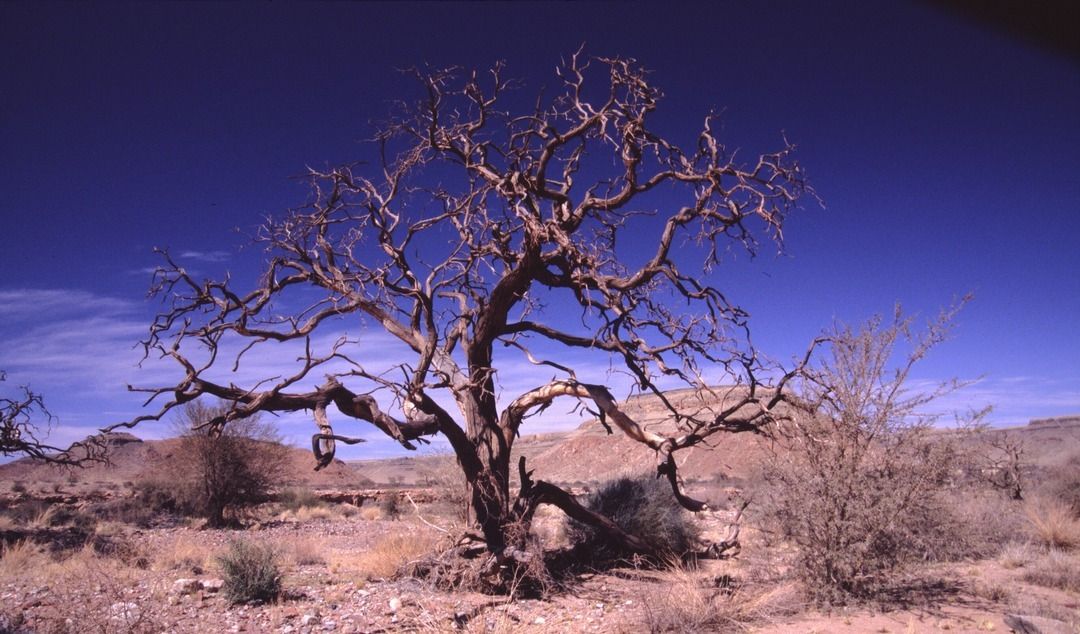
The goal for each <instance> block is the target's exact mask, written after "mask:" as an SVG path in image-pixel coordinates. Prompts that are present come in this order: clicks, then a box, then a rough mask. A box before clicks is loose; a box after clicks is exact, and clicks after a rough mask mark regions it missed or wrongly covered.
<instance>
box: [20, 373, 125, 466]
mask: <svg viewBox="0 0 1080 634" xmlns="http://www.w3.org/2000/svg"><path fill="white" fill-rule="evenodd" d="M6 378H7V375H6V374H5V373H4V372H2V371H0V381H4V380H6ZM42 420H43V421H44V422H42ZM52 421H53V415H52V414H51V413H50V412H49V410H48V409H47V408H46V407H45V400H44V399H43V398H42V396H41V394H38V393H37V392H34V391H32V390H31V389H30V388H29V387H26V386H23V387H20V388H19V393H18V394H17V395H15V396H0V453H2V454H3V455H5V456H27V457H30V458H33V459H35V460H41V461H44V462H50V463H53V464H59V465H67V466H77V465H80V464H83V463H86V462H94V461H98V462H100V461H103V460H104V459H105V443H104V439H103V438H102V437H100V436H93V437H90V438H87V439H86V440H83V441H80V442H77V443H74V444H72V445H71V446H70V447H68V448H67V449H61V448H60V447H54V446H52V445H49V444H47V443H46V442H44V441H42V440H41V439H39V438H38V434H40V433H41V432H42V426H43V425H44V426H48V424H49V423H51V422H52Z"/></svg>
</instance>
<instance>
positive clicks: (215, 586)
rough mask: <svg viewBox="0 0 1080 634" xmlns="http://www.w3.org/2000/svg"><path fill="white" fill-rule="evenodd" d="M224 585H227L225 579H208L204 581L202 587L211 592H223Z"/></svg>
mask: <svg viewBox="0 0 1080 634" xmlns="http://www.w3.org/2000/svg"><path fill="white" fill-rule="evenodd" d="M223 587H225V580H224V579H207V580H205V581H203V582H202V589H203V590H205V591H207V592H210V593H214V592H221V589H222V588H223Z"/></svg>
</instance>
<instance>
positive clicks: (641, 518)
mask: <svg viewBox="0 0 1080 634" xmlns="http://www.w3.org/2000/svg"><path fill="white" fill-rule="evenodd" d="M585 506H586V507H588V508H589V509H590V510H592V511H594V512H596V513H599V514H601V515H604V516H605V517H608V518H610V519H611V520H612V521H613V522H615V524H616V525H617V526H619V528H621V529H622V530H624V531H626V532H627V533H630V534H631V535H635V536H637V537H639V538H641V539H642V540H643V541H645V542H647V543H648V544H650V545H651V546H652V547H653V550H652V552H649V553H638V554H640V555H645V556H646V558H647V559H650V560H652V561H653V562H654V563H655V562H660V561H665V560H672V559H679V558H682V557H684V556H685V555H686V554H687V553H689V552H690V551H692V550H693V549H694V548H695V547H696V546H697V545H698V544H699V539H698V538H699V536H700V528H699V527H698V525H697V524H696V523H695V522H694V520H693V519H692V518H691V517H690V514H689V513H688V512H687V511H686V510H685V509H683V508H682V507H681V506H680V505H679V503H678V501H676V500H675V496H674V495H673V493H672V491H671V486H670V485H669V484H668V483H667V481H666V480H658V479H656V478H653V477H650V476H641V477H636V478H630V477H623V478H618V479H615V480H611V481H609V482H606V483H603V484H601V485H600V486H599V487H598V488H597V490H596V491H595V492H594V493H592V494H590V495H589V497H588V498H586V501H585ZM569 537H570V541H571V543H572V544H574V546H575V547H576V549H577V551H578V552H580V553H582V554H583V555H584V556H586V557H587V558H588V559H590V560H591V561H592V562H593V563H604V562H614V561H619V560H626V559H630V558H632V556H633V555H634V553H629V552H627V551H625V550H623V549H622V548H621V547H619V546H618V545H617V544H614V543H612V542H611V540H610V539H609V538H608V537H607V535H606V534H604V533H603V532H601V531H600V530H599V529H596V528H594V527H592V526H588V525H585V524H581V523H578V522H574V523H572V524H571V525H570V526H569Z"/></svg>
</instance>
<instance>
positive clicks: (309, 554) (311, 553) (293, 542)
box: [278, 538, 326, 566]
mask: <svg viewBox="0 0 1080 634" xmlns="http://www.w3.org/2000/svg"><path fill="white" fill-rule="evenodd" d="M278 551H279V552H281V553H283V554H284V556H285V560H286V562H287V563H289V564H291V565H293V566H316V565H319V564H325V563H326V558H325V557H323V554H322V550H320V549H319V548H318V546H316V545H315V543H313V542H312V541H311V540H310V539H304V538H294V539H289V540H282V541H281V542H280V543H279V544H278Z"/></svg>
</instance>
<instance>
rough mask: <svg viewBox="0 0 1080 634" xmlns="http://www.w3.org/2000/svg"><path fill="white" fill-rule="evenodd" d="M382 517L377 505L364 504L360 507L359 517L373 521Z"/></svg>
mask: <svg viewBox="0 0 1080 634" xmlns="http://www.w3.org/2000/svg"><path fill="white" fill-rule="evenodd" d="M382 518H383V512H382V509H380V508H379V507H377V506H365V507H362V508H361V509H360V519H363V520H367V521H369V522H373V521H375V520H381V519H382Z"/></svg>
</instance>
